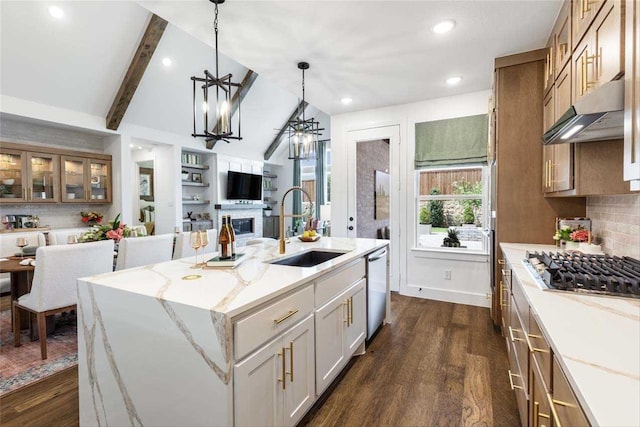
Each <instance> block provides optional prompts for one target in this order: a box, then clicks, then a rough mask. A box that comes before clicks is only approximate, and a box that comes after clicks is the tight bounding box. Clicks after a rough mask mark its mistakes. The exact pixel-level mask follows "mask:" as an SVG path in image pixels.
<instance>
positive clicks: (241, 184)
mask: <svg viewBox="0 0 640 427" xmlns="http://www.w3.org/2000/svg"><path fill="white" fill-rule="evenodd" d="M227 199H229V200H262V175H254V174H251V173H243V172H234V171H229V172H228V173H227Z"/></svg>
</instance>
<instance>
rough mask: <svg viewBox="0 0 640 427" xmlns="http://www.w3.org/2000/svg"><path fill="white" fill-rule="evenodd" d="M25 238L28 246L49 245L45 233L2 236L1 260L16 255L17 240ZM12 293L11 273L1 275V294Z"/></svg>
mask: <svg viewBox="0 0 640 427" xmlns="http://www.w3.org/2000/svg"><path fill="white" fill-rule="evenodd" d="M18 237H24V238H25V239H27V246H38V247H39V246H44V245H46V244H47V242H46V239H45V237H44V234H43V233H40V232H33V231H27V232H19V231H14V232H13V233H3V234H0V258H6V257H10V256H13V255H15V254H16V253H17V252H18V247H16V239H17V238H18ZM10 291H11V276H10V275H9V273H0V293H1V294H4V293H7V292H10Z"/></svg>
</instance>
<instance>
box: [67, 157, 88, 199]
mask: <svg viewBox="0 0 640 427" xmlns="http://www.w3.org/2000/svg"><path fill="white" fill-rule="evenodd" d="M61 164H62V173H61V177H62V186H61V187H62V201H63V202H85V201H88V200H89V198H88V197H87V194H88V189H87V185H86V180H85V177H86V176H87V174H86V173H85V170H86V169H85V166H86V164H87V159H83V158H82V157H69V156H62V161H61Z"/></svg>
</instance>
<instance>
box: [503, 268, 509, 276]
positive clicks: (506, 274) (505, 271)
mask: <svg viewBox="0 0 640 427" xmlns="http://www.w3.org/2000/svg"><path fill="white" fill-rule="evenodd" d="M510 274H511V270H507V269H505V268H503V269H502V276H503V277H504V276H509V275H510Z"/></svg>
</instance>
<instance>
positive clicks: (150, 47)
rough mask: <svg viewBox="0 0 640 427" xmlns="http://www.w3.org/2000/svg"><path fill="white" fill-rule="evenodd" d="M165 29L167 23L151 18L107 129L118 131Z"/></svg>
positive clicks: (160, 19) (117, 96) (109, 118)
mask: <svg viewBox="0 0 640 427" xmlns="http://www.w3.org/2000/svg"><path fill="white" fill-rule="evenodd" d="M165 28H167V21H165V20H164V19H162V18H160V17H159V16H158V15H155V14H154V15H152V16H151V20H150V21H149V24H148V25H147V29H146V30H145V32H144V35H143V36H142V40H140V44H139V45H138V50H137V51H136V53H135V55H134V56H133V59H132V60H131V64H129V69H128V70H127V74H126V75H125V76H124V79H123V80H122V84H121V85H120V89H119V90H118V93H117V94H116V97H115V99H114V100H113V103H112V104H111V108H110V109H109V114H107V119H106V122H107V129H111V130H118V127H119V126H120V122H121V121H122V118H123V117H124V114H125V113H126V111H127V108H129V104H130V103H131V100H132V99H133V95H134V94H135V93H136V89H138V84H140V81H141V80H142V76H143V75H144V72H145V70H146V69H147V65H149V62H150V61H151V57H153V53H154V52H155V50H156V47H158V43H160V39H161V38H162V34H164V30H165Z"/></svg>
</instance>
